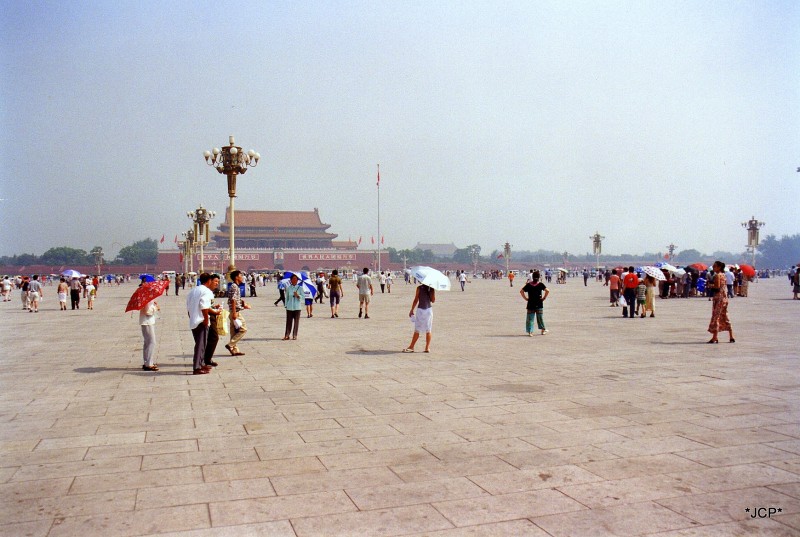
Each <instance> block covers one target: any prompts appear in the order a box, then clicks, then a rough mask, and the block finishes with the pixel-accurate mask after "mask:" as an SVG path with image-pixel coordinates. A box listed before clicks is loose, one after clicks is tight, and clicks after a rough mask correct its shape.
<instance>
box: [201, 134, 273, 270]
mask: <svg viewBox="0 0 800 537" xmlns="http://www.w3.org/2000/svg"><path fill="white" fill-rule="evenodd" d="M203 157H205V159H206V164H208V165H209V166H213V167H214V168H216V170H217V171H218V172H219V173H221V174H223V175H225V176H227V177H228V197H229V198H230V210H229V212H230V218H231V221H230V226H231V227H230V230H229V244H228V253H229V256H230V265H229V266H228V273H229V274H230V272H231V271H233V270H236V262H235V261H234V259H235V258H234V252H235V248H234V208H233V198H235V197H236V177H237V176H238V175H242V174H244V173H245V172H247V168H248V167H249V168H253V167H255V166H257V165H258V161H259V160H260V159H261V155H259V154H258V153H256V152H255V151H253V150H252V149H251V150H250V151H248V152H247V153H245V152H244V151H242V148H241V147H239V146H237V145H236V143H235V142H234V140H233V136H230V137H229V138H228V145H226V146H224V147H223V148H222V149H220V148H218V147H215V148H214V149H213V150H211V151H205V152H204V153H203ZM200 262H201V263H202V258H201V260H200Z"/></svg>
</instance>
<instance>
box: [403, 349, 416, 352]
mask: <svg viewBox="0 0 800 537" xmlns="http://www.w3.org/2000/svg"><path fill="white" fill-rule="evenodd" d="M403 352H414V349H403Z"/></svg>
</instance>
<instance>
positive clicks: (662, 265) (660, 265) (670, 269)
mask: <svg viewBox="0 0 800 537" xmlns="http://www.w3.org/2000/svg"><path fill="white" fill-rule="evenodd" d="M655 266H656V267H657V268H661V269H664V270H666V271H668V272H675V271H676V270H678V267H673V266H672V265H670V264H669V263H656V265H655Z"/></svg>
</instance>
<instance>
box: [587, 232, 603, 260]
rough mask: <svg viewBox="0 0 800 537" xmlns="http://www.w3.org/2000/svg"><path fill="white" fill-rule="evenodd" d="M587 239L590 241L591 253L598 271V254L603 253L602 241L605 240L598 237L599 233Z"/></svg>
mask: <svg viewBox="0 0 800 537" xmlns="http://www.w3.org/2000/svg"><path fill="white" fill-rule="evenodd" d="M589 238H590V239H592V252H593V253H594V258H595V268H596V269H599V268H600V254H601V253H603V239H605V237H603V236H602V235H600V232H599V231H595V232H594V235H592V236H591V237H589Z"/></svg>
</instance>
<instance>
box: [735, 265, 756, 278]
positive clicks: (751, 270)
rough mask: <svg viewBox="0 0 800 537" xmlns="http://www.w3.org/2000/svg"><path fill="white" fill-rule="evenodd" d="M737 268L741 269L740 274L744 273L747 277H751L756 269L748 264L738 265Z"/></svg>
mask: <svg viewBox="0 0 800 537" xmlns="http://www.w3.org/2000/svg"><path fill="white" fill-rule="evenodd" d="M739 270H741V271H742V274H744V275H745V276H747V277H748V278H753V277H755V275H756V269H754V268H753V267H751V266H750V265H739Z"/></svg>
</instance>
